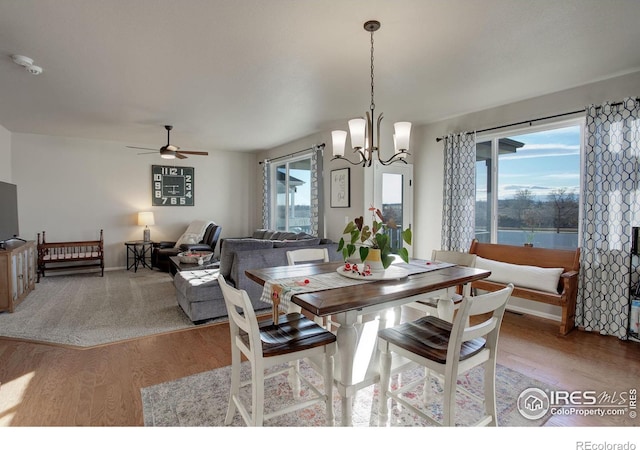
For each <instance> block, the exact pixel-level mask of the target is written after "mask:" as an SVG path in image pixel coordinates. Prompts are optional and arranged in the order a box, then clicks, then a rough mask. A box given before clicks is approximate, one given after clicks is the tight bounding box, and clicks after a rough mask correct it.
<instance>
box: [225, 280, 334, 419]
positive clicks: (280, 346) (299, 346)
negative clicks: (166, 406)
mask: <svg viewBox="0 0 640 450" xmlns="http://www.w3.org/2000/svg"><path fill="white" fill-rule="evenodd" d="M218 283H219V284H220V289H221V290H222V294H223V296H224V301H225V304H226V307H227V312H228V315H229V330H230V333H231V390H230V393H229V407H228V409H227V415H226V417H225V425H229V424H230V423H231V422H232V420H233V418H234V416H235V414H236V411H238V412H239V413H240V415H241V416H242V419H243V420H244V422H245V423H246V424H247V425H249V426H262V425H263V423H264V421H265V420H269V419H271V418H273V417H276V416H280V415H282V414H287V413H291V412H293V411H297V410H300V409H302V408H307V407H309V406H311V405H313V404H316V403H319V402H323V403H324V404H325V408H326V414H327V425H328V426H332V425H333V422H334V413H333V365H334V363H333V355H334V354H335V352H336V336H335V335H334V334H333V333H331V332H329V331H327V330H325V329H324V328H322V327H321V326H320V325H318V324H317V323H315V322H313V321H312V320H310V319H308V318H306V317H304V316H303V315H302V314H299V313H291V314H286V315H283V316H281V317H280V319H279V322H278V325H274V323H273V320H271V319H269V320H267V321H265V322H262V323H258V321H257V318H256V314H255V311H254V309H253V306H252V304H251V300H250V299H249V296H248V295H247V292H246V291H244V290H238V289H235V288H234V287H231V286H229V285H228V284H227V283H226V281H225V279H224V277H223V276H222V275H220V276H219V277H218ZM242 356H244V357H245V358H246V359H247V360H248V361H249V363H250V364H251V371H250V373H251V378H250V379H249V380H245V381H242V380H241V379H240V365H241V360H242ZM303 358H305V359H307V360H309V361H312V362H314V364H313V365H312V367H314V368H316V367H319V368H320V369H319V373H320V374H321V375H322V378H323V381H324V392H321V391H320V390H319V389H318V388H316V387H315V386H314V385H313V383H311V382H310V381H309V380H307V379H306V378H305V377H304V376H303V375H302V374H301V373H300V372H299V371H298V373H297V375H298V378H299V379H300V381H302V382H303V383H304V384H305V386H306V387H308V388H309V394H308V395H307V396H304V397H300V396H295V395H294V398H295V399H296V400H298V401H296V402H294V403H293V404H291V405H289V406H287V407H284V408H281V409H279V410H274V411H265V410H264V398H265V379H268V378H272V377H274V376H277V375H280V374H283V373H286V372H288V371H289V370H290V369H289V366H288V365H287V364H288V363H290V362H292V361H299V360H301V359H303ZM279 365H282V366H283V368H280V369H278V368H276V369H275V370H274V369H272V370H270V371H269V372H267V373H265V371H266V370H267V369H270V368H272V367H274V366H279ZM249 384H250V385H251V407H250V408H248V407H247V406H246V405H245V404H244V403H243V401H242V398H241V396H240V388H241V387H244V386H247V385H249ZM273 395H282V393H281V392H278V393H274V394H273Z"/></svg>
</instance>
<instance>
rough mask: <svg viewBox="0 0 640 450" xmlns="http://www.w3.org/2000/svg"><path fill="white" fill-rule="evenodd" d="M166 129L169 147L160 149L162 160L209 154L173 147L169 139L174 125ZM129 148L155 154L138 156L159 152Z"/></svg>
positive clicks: (167, 126) (143, 148) (166, 126)
mask: <svg viewBox="0 0 640 450" xmlns="http://www.w3.org/2000/svg"><path fill="white" fill-rule="evenodd" d="M164 129H165V130H167V145H164V146H162V147H160V156H161V157H162V158H165V159H175V158H178V159H185V158H187V157H186V156H185V155H204V156H206V155H208V154H209V153H208V152H194V151H190V150H180V147H176V146H175V145H171V144H170V139H169V135H170V133H171V130H172V129H173V125H165V126H164ZM127 148H137V149H140V150H153V152H145V153H138V155H146V154H149V153H155V152H157V151H158V150H156V149H154V148H145V147H131V146H130V145H127Z"/></svg>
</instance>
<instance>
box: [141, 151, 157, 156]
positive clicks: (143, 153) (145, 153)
mask: <svg viewBox="0 0 640 450" xmlns="http://www.w3.org/2000/svg"><path fill="white" fill-rule="evenodd" d="M151 154H154V155H157V154H158V150H154V151H152V152H142V153H138V155H151Z"/></svg>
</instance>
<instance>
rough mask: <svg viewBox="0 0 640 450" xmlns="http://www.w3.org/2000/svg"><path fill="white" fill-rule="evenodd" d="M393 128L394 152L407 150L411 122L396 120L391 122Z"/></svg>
mask: <svg viewBox="0 0 640 450" xmlns="http://www.w3.org/2000/svg"><path fill="white" fill-rule="evenodd" d="M393 129H394V130H395V138H396V139H395V144H396V152H402V151H404V152H406V151H408V150H409V137H410V135H411V122H396V123H394V124H393Z"/></svg>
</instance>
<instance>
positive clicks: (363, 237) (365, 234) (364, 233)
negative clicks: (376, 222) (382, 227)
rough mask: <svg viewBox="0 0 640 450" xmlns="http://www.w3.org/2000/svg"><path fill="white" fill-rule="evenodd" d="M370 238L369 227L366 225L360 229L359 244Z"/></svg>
mask: <svg viewBox="0 0 640 450" xmlns="http://www.w3.org/2000/svg"><path fill="white" fill-rule="evenodd" d="M370 237H371V231H369V225H366V226H365V227H364V228H363V229H362V235H361V236H360V242H366V241H367V239H369V238H370Z"/></svg>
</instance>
